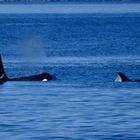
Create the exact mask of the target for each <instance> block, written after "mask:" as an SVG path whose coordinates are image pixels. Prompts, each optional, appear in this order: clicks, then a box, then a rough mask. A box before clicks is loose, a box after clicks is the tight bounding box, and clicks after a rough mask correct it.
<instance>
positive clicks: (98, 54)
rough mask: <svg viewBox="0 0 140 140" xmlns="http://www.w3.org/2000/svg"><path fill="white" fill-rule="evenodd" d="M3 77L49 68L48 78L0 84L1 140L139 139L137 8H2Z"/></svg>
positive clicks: (139, 23)
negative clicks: (120, 77)
mask: <svg viewBox="0 0 140 140" xmlns="http://www.w3.org/2000/svg"><path fill="white" fill-rule="evenodd" d="M0 51H1V54H2V58H3V62H4V66H5V70H6V73H7V74H8V76H9V77H16V76H21V75H30V74H38V73H41V72H49V73H51V74H54V75H55V76H56V77H57V80H55V81H50V82H47V83H46V82H7V83H5V84H3V85H0V139H2V140H52V139H54V140H67V139H70V140H96V139H97V140H108V139H111V140H116V139H117V140H118V139H121V140H126V139H127V140H131V139H132V140H134V139H136V140H138V139H140V129H139V128H140V83H116V82H114V80H115V78H116V73H117V72H118V71H122V72H124V73H126V75H128V76H129V77H130V78H132V79H140V56H139V55H140V14H79V15H70V14H64V15H63V14H61V15H57V14H56V15H55V14H53V15H49V14H46V15H45V14H44V15H43V14H40V15H34V14H32V15H31V14H28V15H0Z"/></svg>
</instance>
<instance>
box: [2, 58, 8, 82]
mask: <svg viewBox="0 0 140 140" xmlns="http://www.w3.org/2000/svg"><path fill="white" fill-rule="evenodd" d="M0 80H2V81H6V80H8V77H7V75H6V73H5V71H4V67H3V63H2V59H1V55H0Z"/></svg>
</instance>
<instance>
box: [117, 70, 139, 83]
mask: <svg viewBox="0 0 140 140" xmlns="http://www.w3.org/2000/svg"><path fill="white" fill-rule="evenodd" d="M115 81H116V82H140V80H130V79H129V78H128V77H127V76H126V75H125V74H124V73H122V72H118V77H117V78H116V80H115Z"/></svg>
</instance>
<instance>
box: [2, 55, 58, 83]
mask: <svg viewBox="0 0 140 140" xmlns="http://www.w3.org/2000/svg"><path fill="white" fill-rule="evenodd" d="M52 79H56V78H55V76H53V75H51V74H49V73H41V74H38V75H31V76H25V77H17V78H8V76H7V75H6V73H5V71H4V67H3V63H2V59H1V55H0V84H3V83H4V82H6V81H43V82H46V81H48V80H52Z"/></svg>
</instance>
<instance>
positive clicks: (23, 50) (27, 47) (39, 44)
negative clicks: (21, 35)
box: [17, 36, 46, 62]
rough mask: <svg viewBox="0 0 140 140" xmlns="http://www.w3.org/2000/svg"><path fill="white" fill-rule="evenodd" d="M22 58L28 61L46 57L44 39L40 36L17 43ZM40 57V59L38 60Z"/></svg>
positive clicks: (36, 60)
mask: <svg viewBox="0 0 140 140" xmlns="http://www.w3.org/2000/svg"><path fill="white" fill-rule="evenodd" d="M17 49H18V51H19V55H20V58H21V59H22V58H23V59H24V60H28V62H38V61H41V60H43V59H44V58H45V57H46V54H45V50H44V47H43V40H42V39H41V38H40V37H36V36H34V37H32V38H29V39H25V40H24V41H21V42H19V43H18V44H17ZM38 59H39V60H38Z"/></svg>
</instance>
